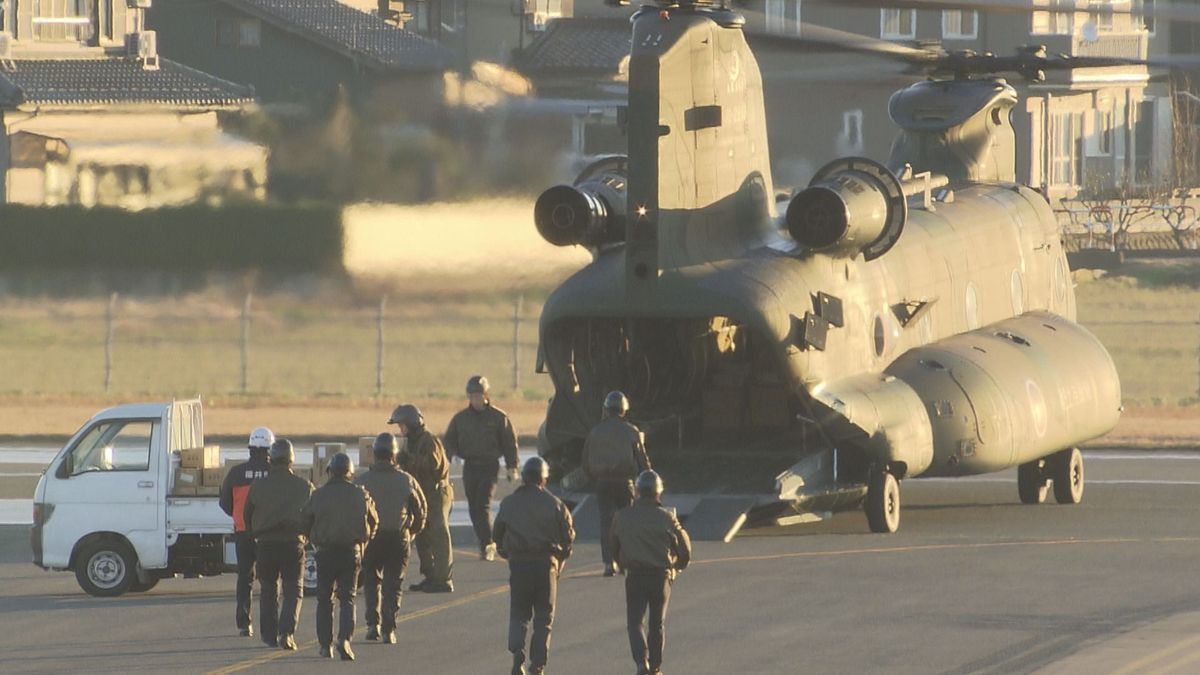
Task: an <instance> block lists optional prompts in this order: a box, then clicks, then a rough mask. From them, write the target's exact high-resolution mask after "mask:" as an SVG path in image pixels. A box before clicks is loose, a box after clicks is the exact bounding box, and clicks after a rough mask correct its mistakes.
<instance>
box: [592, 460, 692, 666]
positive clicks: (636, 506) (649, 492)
mask: <svg viewBox="0 0 1200 675" xmlns="http://www.w3.org/2000/svg"><path fill="white" fill-rule="evenodd" d="M637 492H638V499H637V501H635V502H634V503H633V504H632V505H631V506H627V507H625V508H624V509H621V511H620V512H619V513H617V516H616V517H615V518H614V519H613V525H612V542H611V543H612V554H613V557H614V558H615V559H616V560H617V563H618V564H619V565H620V566H621V570H622V571H623V572H624V573H625V609H626V624H627V627H628V628H629V649H630V651H631V652H632V653H633V662H634V663H636V664H637V668H638V675H661V672H662V671H661V670H660V669H661V668H662V662H663V645H664V643H665V640H666V633H665V631H664V624H665V622H666V619H667V602H668V601H669V600H670V599H671V584H672V583H674V581H675V575H676V574H678V573H679V572H681V571H683V570H685V569H687V566H688V563H689V562H690V561H691V559H692V542H691V540H690V539H688V535H687V532H686V531H684V529H683V527H682V526H681V525H680V524H679V520H678V519H677V518H676V517H675V514H674V512H672V511H671V510H669V509H665V508H663V505H662V501H661V500H662V492H663V484H662V479H661V478H659V476H658V474H657V473H655V472H653V471H643V472H642V473H641V474H640V475H639V476H638V477H637ZM647 613H648V614H649V616H650V625H649V627H647V626H646V622H645V616H646V615H647Z"/></svg>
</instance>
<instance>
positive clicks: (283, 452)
mask: <svg viewBox="0 0 1200 675" xmlns="http://www.w3.org/2000/svg"><path fill="white" fill-rule="evenodd" d="M269 456H270V458H271V463H272V464H292V463H293V462H295V461H296V450H295V448H293V447H292V442H291V441H289V440H288V439H286V438H280V439H277V440H276V441H275V442H274V443H272V444H271V450H270V453H269Z"/></svg>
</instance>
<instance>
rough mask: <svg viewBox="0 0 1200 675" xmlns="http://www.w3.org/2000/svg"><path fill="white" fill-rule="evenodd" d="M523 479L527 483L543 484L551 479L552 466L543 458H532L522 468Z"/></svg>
mask: <svg viewBox="0 0 1200 675" xmlns="http://www.w3.org/2000/svg"><path fill="white" fill-rule="evenodd" d="M521 478H523V479H525V482H527V483H541V482H542V481H544V480H547V479H549V478H550V465H549V464H547V463H546V460H544V459H542V458H541V457H530V458H529V459H527V460H525V464H524V466H522V467H521Z"/></svg>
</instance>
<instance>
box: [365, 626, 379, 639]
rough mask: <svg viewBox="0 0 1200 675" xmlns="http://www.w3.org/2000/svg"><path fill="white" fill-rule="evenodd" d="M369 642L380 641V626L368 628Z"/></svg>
mask: <svg viewBox="0 0 1200 675" xmlns="http://www.w3.org/2000/svg"><path fill="white" fill-rule="evenodd" d="M367 640H370V641H371V642H378V641H379V626H367Z"/></svg>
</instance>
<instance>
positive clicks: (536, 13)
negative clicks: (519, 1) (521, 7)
mask: <svg viewBox="0 0 1200 675" xmlns="http://www.w3.org/2000/svg"><path fill="white" fill-rule="evenodd" d="M525 12H526V13H525V17H526V20H527V21H528V23H529V30H532V31H539V32H540V31H544V30H546V26H547V25H548V24H549V23H550V21H551V20H553V19H558V18H560V17H562V15H563V13H562V0H525Z"/></svg>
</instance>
